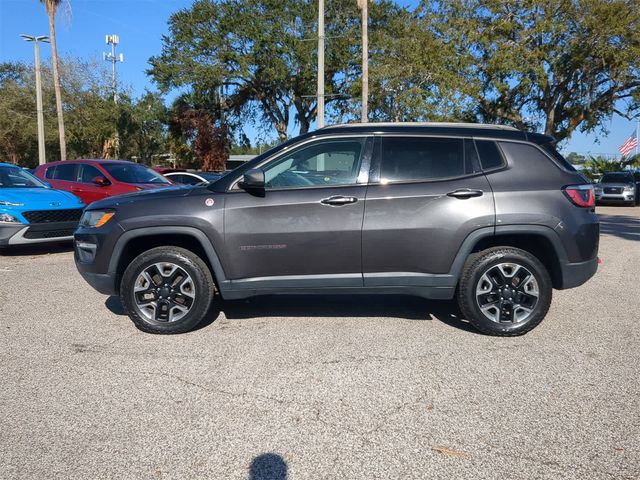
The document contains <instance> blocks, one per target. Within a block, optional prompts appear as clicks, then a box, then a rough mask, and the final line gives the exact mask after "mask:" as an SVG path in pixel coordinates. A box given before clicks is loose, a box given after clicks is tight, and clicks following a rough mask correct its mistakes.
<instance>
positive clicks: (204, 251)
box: [109, 226, 225, 291]
mask: <svg viewBox="0 0 640 480" xmlns="http://www.w3.org/2000/svg"><path fill="white" fill-rule="evenodd" d="M160 246H175V247H182V248H185V249H187V250H189V251H192V252H193V253H195V254H196V255H198V256H199V257H200V258H202V260H203V261H204V262H205V263H206V264H207V266H208V267H209V270H210V271H211V274H212V275H213V277H214V282H216V284H217V285H218V288H219V284H221V283H222V282H224V281H225V275H224V270H223V268H222V263H221V262H220V258H219V257H218V254H217V253H216V251H215V248H214V247H213V245H212V244H211V241H210V240H209V238H208V237H207V236H206V235H205V233H204V232H202V231H201V230H199V229H197V228H194V227H168V226H163V227H150V228H139V229H135V230H129V231H126V232H125V233H123V234H122V235H121V236H120V238H119V239H118V241H117V242H116V245H115V247H114V249H113V254H112V256H111V260H110V261H109V272H113V273H114V274H115V287H116V291H117V289H119V288H120V280H121V278H122V274H123V273H124V271H125V269H126V268H127V265H129V264H130V263H131V261H132V260H133V259H134V258H135V257H137V256H138V255H140V254H141V253H142V252H145V251H147V250H150V249H151V248H155V247H160Z"/></svg>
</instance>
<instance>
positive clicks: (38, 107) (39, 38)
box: [20, 33, 49, 165]
mask: <svg viewBox="0 0 640 480" xmlns="http://www.w3.org/2000/svg"><path fill="white" fill-rule="evenodd" d="M20 36H21V37H22V38H23V40H24V41H25V42H33V47H34V52H35V57H36V64H35V66H36V111H37V114H38V163H39V164H40V165H44V164H45V163H46V162H47V160H46V156H45V151H44V115H43V113H42V82H41V79H40V45H39V42H45V43H49V37H47V36H45V35H38V36H34V35H26V34H24V33H23V34H21V35H20Z"/></svg>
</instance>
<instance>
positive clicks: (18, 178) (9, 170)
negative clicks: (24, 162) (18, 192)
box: [0, 166, 45, 188]
mask: <svg viewBox="0 0 640 480" xmlns="http://www.w3.org/2000/svg"><path fill="white" fill-rule="evenodd" d="M0 188H45V186H44V183H42V182H41V181H40V180H38V179H37V178H36V177H34V176H33V175H31V174H30V173H29V172H27V171H25V170H23V169H22V168H20V167H4V166H2V167H0Z"/></svg>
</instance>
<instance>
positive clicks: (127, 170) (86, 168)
mask: <svg viewBox="0 0 640 480" xmlns="http://www.w3.org/2000/svg"><path fill="white" fill-rule="evenodd" d="M35 175H36V176H37V177H38V178H40V179H41V180H44V181H45V182H49V183H51V185H53V187H54V188H57V189H60V190H65V191H67V192H71V193H73V194H74V195H77V196H78V197H80V198H81V199H82V201H83V202H84V203H86V204H90V203H92V202H95V201H97V200H102V199H103V198H107V197H112V196H114V195H122V194H124V193H131V192H137V191H140V190H149V189H155V188H162V187H168V186H170V185H171V182H170V181H169V180H167V179H166V178H164V177H163V176H162V175H160V174H159V173H157V172H154V171H153V170H152V169H150V168H148V167H145V166H144V165H140V164H139V163H133V162H128V161H124V160H65V161H62V162H51V163H47V164H44V165H40V166H39V167H37V168H36V171H35Z"/></svg>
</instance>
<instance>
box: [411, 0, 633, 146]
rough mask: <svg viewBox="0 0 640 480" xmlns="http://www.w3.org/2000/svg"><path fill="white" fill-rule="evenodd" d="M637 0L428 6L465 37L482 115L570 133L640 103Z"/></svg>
mask: <svg viewBox="0 0 640 480" xmlns="http://www.w3.org/2000/svg"><path fill="white" fill-rule="evenodd" d="M637 7H638V4H637V0H563V1H557V0H537V1H534V0H443V1H441V2H428V1H426V0H425V1H423V2H422V4H421V6H420V8H419V10H418V16H419V18H420V19H421V21H423V22H424V23H425V24H426V25H428V28H430V29H431V30H432V31H433V32H434V34H435V35H436V36H437V37H438V38H440V39H442V41H443V42H444V43H445V44H451V45H454V46H455V50H456V52H457V54H458V56H459V57H460V59H461V65H460V67H461V68H460V76H461V77H462V78H464V79H465V82H466V83H467V84H468V85H469V86H470V88H469V89H467V92H463V93H464V94H469V95H470V96H471V98H473V100H474V101H475V102H477V103H476V107H475V109H474V113H475V114H476V115H477V116H478V117H479V118H480V119H481V120H485V121H490V122H499V123H508V124H512V125H515V126H517V127H519V128H523V129H524V128H528V129H540V130H542V131H544V132H545V133H547V134H549V135H553V136H555V137H556V139H557V140H559V141H560V140H564V139H566V138H568V137H570V136H571V134H572V133H573V132H574V131H575V130H576V129H579V130H580V131H583V132H590V131H593V130H594V129H596V128H598V127H602V125H603V122H604V121H605V120H607V119H608V118H610V117H611V116H612V114H614V113H619V114H620V115H623V116H629V115H632V114H633V113H634V112H637V111H638V110H639V107H640V103H639V102H638V100H640V41H639V37H638V31H639V29H640V9H638V8H637ZM618 108H621V109H622V110H618Z"/></svg>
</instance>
